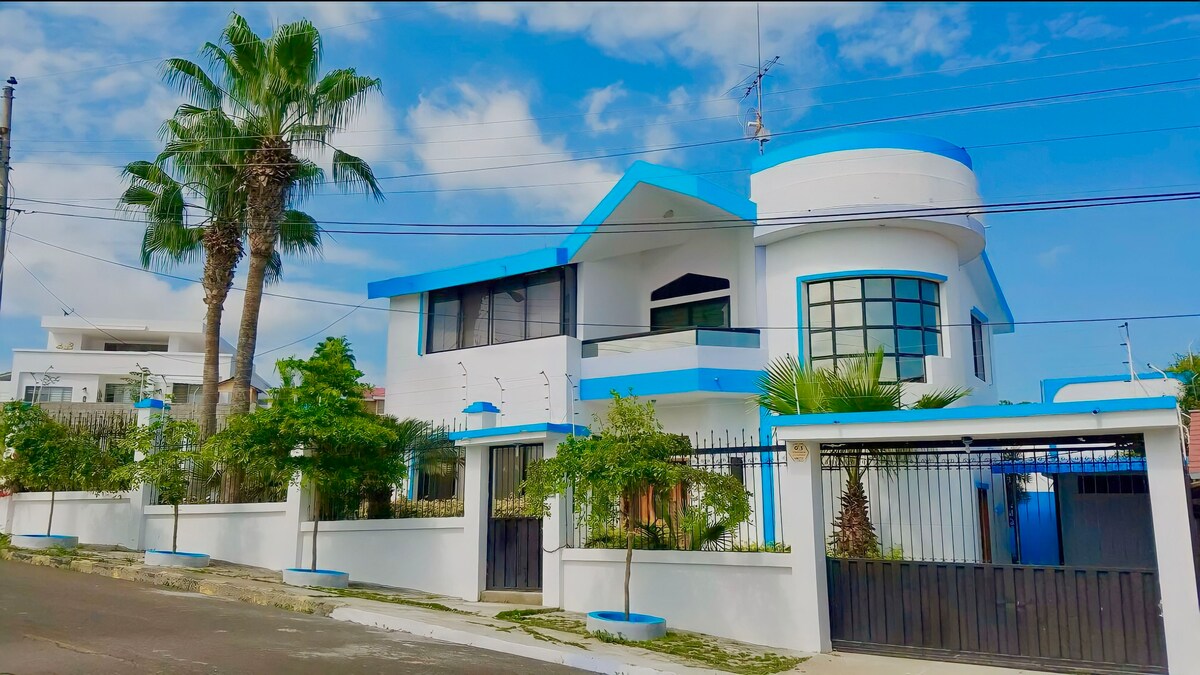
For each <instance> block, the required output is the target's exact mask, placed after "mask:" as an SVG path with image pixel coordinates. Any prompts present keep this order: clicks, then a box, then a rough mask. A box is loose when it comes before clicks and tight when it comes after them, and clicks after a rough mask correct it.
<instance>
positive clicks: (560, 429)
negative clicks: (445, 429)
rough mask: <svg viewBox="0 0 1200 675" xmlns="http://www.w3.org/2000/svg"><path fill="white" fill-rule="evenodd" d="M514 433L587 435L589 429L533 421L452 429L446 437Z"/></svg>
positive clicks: (480, 436) (473, 436) (467, 438)
mask: <svg viewBox="0 0 1200 675" xmlns="http://www.w3.org/2000/svg"><path fill="white" fill-rule="evenodd" d="M516 434H564V435H571V434H574V435H576V436H587V435H589V434H591V431H589V430H588V428H587V427H581V426H579V425H578V424H551V423H549V422H534V423H532V424H514V425H512V426H507V427H491V428H489V429H466V430H464V431H452V432H450V433H448V434H446V437H447V438H449V439H450V440H452V441H469V440H472V439H476V438H493V437H495V436H514V435H516Z"/></svg>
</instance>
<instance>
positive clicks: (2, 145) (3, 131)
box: [0, 77, 17, 300]
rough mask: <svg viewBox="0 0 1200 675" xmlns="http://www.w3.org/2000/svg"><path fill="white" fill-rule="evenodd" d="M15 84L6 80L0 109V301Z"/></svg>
mask: <svg viewBox="0 0 1200 675" xmlns="http://www.w3.org/2000/svg"><path fill="white" fill-rule="evenodd" d="M16 84H17V78H15V77H10V78H8V82H7V83H6V84H5V85H4V104H3V108H0V300H3V298H4V254H5V252H7V250H8V165H9V158H10V156H11V155H12V102H13V86H14V85H16Z"/></svg>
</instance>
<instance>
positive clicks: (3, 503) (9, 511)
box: [0, 495, 14, 534]
mask: <svg viewBox="0 0 1200 675" xmlns="http://www.w3.org/2000/svg"><path fill="white" fill-rule="evenodd" d="M13 501H14V500H13V496H12V495H9V496H7V497H0V532H4V533H6V534H12V524H13Z"/></svg>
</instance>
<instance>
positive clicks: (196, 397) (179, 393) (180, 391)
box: [171, 382, 204, 403]
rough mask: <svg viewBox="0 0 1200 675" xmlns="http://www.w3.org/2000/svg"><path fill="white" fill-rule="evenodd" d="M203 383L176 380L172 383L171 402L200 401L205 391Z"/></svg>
mask: <svg viewBox="0 0 1200 675" xmlns="http://www.w3.org/2000/svg"><path fill="white" fill-rule="evenodd" d="M200 387H201V385H198V384H188V383H186V382H176V383H174V384H172V385H171V403H199V402H200V399H201V397H202V396H203V395H204V392H202V391H201V390H200Z"/></svg>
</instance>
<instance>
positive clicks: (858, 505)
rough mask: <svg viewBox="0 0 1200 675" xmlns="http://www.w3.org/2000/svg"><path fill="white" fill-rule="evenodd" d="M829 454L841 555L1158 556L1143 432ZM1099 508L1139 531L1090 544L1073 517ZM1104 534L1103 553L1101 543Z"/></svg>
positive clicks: (826, 463)
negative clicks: (1098, 497) (1136, 435)
mask: <svg viewBox="0 0 1200 675" xmlns="http://www.w3.org/2000/svg"><path fill="white" fill-rule="evenodd" d="M1001 443H1008V445H1002V444H1001ZM821 464H822V474H823V476H822V481H823V490H822V492H823V499H824V511H825V534H826V537H827V539H826V545H827V549H828V554H829V555H830V556H831V557H838V558H874V559H886V560H923V561H931V562H970V563H993V562H994V563H1005V564H1035V565H1061V564H1064V561H1065V564H1087V561H1088V560H1092V559H1099V558H1101V557H1102V558H1103V559H1105V560H1106V561H1114V560H1116V561H1117V562H1119V563H1120V564H1122V565H1123V566H1129V567H1152V566H1153V550H1154V549H1153V542H1152V540H1150V538H1149V534H1148V533H1149V527H1148V522H1149V521H1148V520H1147V519H1148V518H1149V511H1148V509H1149V500H1148V497H1147V495H1146V492H1147V490H1148V485H1147V482H1146V475H1145V456H1144V452H1143V450H1142V446H1141V444H1140V439H1132V438H1126V437H1100V438H1095V439H1086V442H1080V441H1079V440H1077V439H1072V440H1064V439H1029V440H1026V441H1020V442H1016V441H990V442H988V443H987V445H986V447H980V444H978V443H976V444H975V445H974V446H973V447H972V446H964V444H963V443H955V444H946V443H930V444H925V445H924V446H914V447H899V448H897V447H881V446H879V445H877V444H876V445H870V444H866V445H856V446H844V445H843V446H831V447H827V448H823V449H822V455H821ZM1097 494H1104V495H1114V496H1115V495H1127V496H1131V497H1132V498H1130V499H1123V500H1112V499H1105V500H1095V499H1092V498H1091V496H1093V495H1097ZM1138 497H1140V498H1138ZM1109 511H1113V513H1109ZM1143 511H1144V512H1143ZM1096 514H1103V515H1104V516H1105V517H1107V518H1119V519H1120V522H1122V523H1127V524H1128V525H1129V527H1128V528H1127V529H1128V531H1129V533H1130V534H1129V535H1128V537H1126V539H1125V540H1124V541H1117V540H1115V539H1114V540H1113V541H1108V538H1101V537H1092V539H1093V543H1088V542H1087V540H1086V539H1087V536H1088V535H1086V533H1082V531H1081V528H1080V527H1078V526H1076V527H1074V528H1072V527H1070V525H1072V524H1079V523H1083V522H1085V520H1084V519H1087V518H1093V517H1096ZM1142 520H1145V521H1146V522H1141V521H1142ZM1109 524H1110V525H1115V524H1116V521H1111V520H1110V523H1109ZM1102 539H1104V541H1105V542H1106V543H1104V544H1103V545H1104V546H1105V547H1106V550H1105V552H1104V555H1103V556H1100V552H1099V551H1098V550H1093V549H1094V548H1095V547H1098V546H1100V545H1101V543H1100V542H1101V540H1102ZM1072 557H1074V558H1075V559H1074V560H1071V558H1072ZM1081 561H1082V563H1081Z"/></svg>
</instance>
